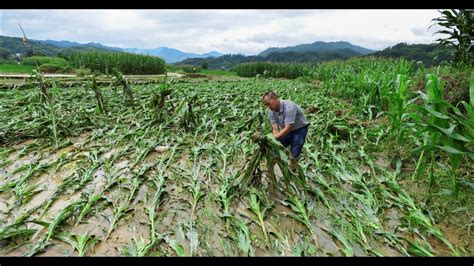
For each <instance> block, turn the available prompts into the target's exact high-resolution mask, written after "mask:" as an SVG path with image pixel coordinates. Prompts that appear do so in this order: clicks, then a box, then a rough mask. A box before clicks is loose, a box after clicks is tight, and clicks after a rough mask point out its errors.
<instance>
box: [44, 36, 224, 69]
mask: <svg viewBox="0 0 474 266" xmlns="http://www.w3.org/2000/svg"><path fill="white" fill-rule="evenodd" d="M40 42H41V43H46V44H51V45H55V46H58V47H61V48H71V47H78V46H82V47H95V48H99V49H104V50H111V51H119V52H128V53H133V54H144V55H151V56H158V57H161V58H163V59H164V60H165V61H166V63H169V64H171V63H176V62H179V61H182V60H184V59H187V58H206V57H218V56H221V55H222V54H221V53H219V52H216V51H212V52H209V53H205V54H195V53H186V52H183V51H180V50H178V49H174V48H169V47H158V48H155V49H139V48H118V47H110V46H105V45H102V44H100V43H94V42H91V43H84V44H81V43H77V42H70V41H52V40H46V41H40Z"/></svg>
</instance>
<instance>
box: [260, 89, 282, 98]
mask: <svg viewBox="0 0 474 266" xmlns="http://www.w3.org/2000/svg"><path fill="white" fill-rule="evenodd" d="M265 96H268V98H269V99H278V95H276V93H274V92H273V91H267V92H265V94H264V95H263V97H262V99H263V98H265Z"/></svg>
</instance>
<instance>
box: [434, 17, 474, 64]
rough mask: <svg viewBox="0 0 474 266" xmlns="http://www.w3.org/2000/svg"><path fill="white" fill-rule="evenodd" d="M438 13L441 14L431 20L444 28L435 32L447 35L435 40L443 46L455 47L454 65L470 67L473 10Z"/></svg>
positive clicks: (473, 54) (471, 58)
mask: <svg viewBox="0 0 474 266" xmlns="http://www.w3.org/2000/svg"><path fill="white" fill-rule="evenodd" d="M440 13H441V16H440V17H438V18H435V19H433V21H435V22H436V24H438V25H439V26H442V27H445V28H446V29H443V30H439V31H437V32H436V33H441V34H447V35H448V36H447V37H445V38H439V39H437V40H436V42H437V43H438V44H440V45H443V46H450V47H454V48H455V49H454V55H453V65H454V66H456V67H472V66H473V63H474V47H473V41H474V10H473V9H459V10H455V9H451V10H444V11H440ZM434 25H435V24H434ZM432 26H433V25H432ZM430 27H431V26H430Z"/></svg>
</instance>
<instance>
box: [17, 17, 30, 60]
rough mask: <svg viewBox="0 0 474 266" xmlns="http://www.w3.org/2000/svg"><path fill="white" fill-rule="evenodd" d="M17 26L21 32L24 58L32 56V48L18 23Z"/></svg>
mask: <svg viewBox="0 0 474 266" xmlns="http://www.w3.org/2000/svg"><path fill="white" fill-rule="evenodd" d="M18 26H20V29H21V32H22V33H23V39H22V41H23V45H25V47H26V56H32V55H33V47H32V46H31V44H30V42H29V41H28V39H27V38H26V34H25V31H24V30H23V28H22V27H21V25H20V23H18Z"/></svg>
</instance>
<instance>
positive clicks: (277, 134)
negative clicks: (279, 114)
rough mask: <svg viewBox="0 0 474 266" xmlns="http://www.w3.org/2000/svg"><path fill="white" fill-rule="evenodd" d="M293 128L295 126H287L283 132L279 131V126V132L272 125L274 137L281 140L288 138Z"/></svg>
mask: <svg viewBox="0 0 474 266" xmlns="http://www.w3.org/2000/svg"><path fill="white" fill-rule="evenodd" d="M292 126H293V125H292V124H288V125H285V128H283V129H282V130H280V131H278V126H277V130H275V127H274V126H273V125H272V129H273V136H274V137H275V138H276V139H279V138H282V137H284V136H286V135H287V134H288V133H290V130H291V127H292Z"/></svg>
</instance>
